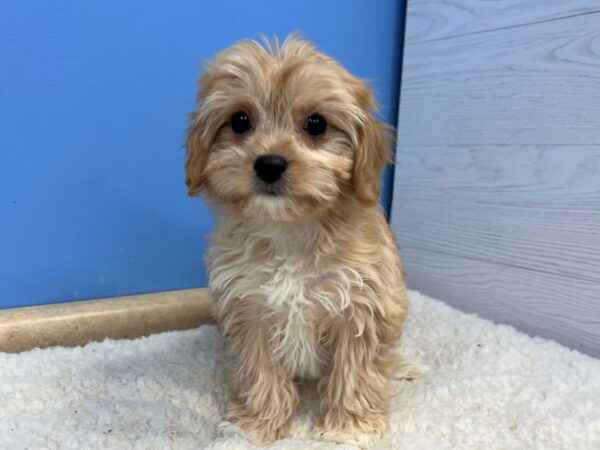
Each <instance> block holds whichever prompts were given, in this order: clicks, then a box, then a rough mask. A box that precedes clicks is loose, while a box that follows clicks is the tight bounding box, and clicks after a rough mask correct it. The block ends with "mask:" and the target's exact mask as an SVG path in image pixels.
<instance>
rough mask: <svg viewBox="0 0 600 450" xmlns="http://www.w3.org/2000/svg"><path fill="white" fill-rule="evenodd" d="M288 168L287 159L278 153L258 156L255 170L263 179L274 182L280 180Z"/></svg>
mask: <svg viewBox="0 0 600 450" xmlns="http://www.w3.org/2000/svg"><path fill="white" fill-rule="evenodd" d="M286 168H287V161H286V160H285V159H284V158H282V157H281V156H277V155H262V156H259V157H258V158H256V161H255V163H254V171H255V172H256V175H257V176H258V178H260V179H261V180H263V181H265V182H267V183H274V182H275V181H277V180H279V179H280V178H281V176H282V175H283V172H285V169H286Z"/></svg>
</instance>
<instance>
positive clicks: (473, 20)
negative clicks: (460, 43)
mask: <svg viewBox="0 0 600 450" xmlns="http://www.w3.org/2000/svg"><path fill="white" fill-rule="evenodd" d="M594 11H600V2H598V0H569V1H564V0H544V2H540V0H491V1H490V0H488V1H482V0H410V1H409V2H408V9H407V12H408V16H409V18H410V20H408V21H407V27H406V42H407V43H408V44H413V43H417V42H423V41H431V40H435V39H444V38H449V37H456V36H461V35H465V34H474V33H481V32H486V31H490V30H496V29H499V28H510V27H518V26H526V25H527V24H530V23H537V22H541V21H550V20H556V19H560V18H564V17H570V16H575V15H582V14H588V13H590V12H594Z"/></svg>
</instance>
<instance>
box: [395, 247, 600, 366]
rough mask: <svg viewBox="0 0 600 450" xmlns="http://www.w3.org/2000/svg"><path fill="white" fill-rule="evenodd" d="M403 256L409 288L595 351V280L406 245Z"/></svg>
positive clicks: (596, 316)
mask: <svg viewBox="0 0 600 450" xmlns="http://www.w3.org/2000/svg"><path fill="white" fill-rule="evenodd" d="M402 255H403V258H404V261H405V266H406V271H407V273H408V284H409V286H410V287H411V288H417V289H419V290H420V291H422V292H426V293H427V294H428V295H431V296H434V297H436V298H440V299H444V301H445V302H447V303H449V304H451V305H453V306H456V307H458V308H460V309H462V310H464V311H467V312H475V313H477V314H479V315H481V316H483V317H487V318H489V319H492V320H493V321H494V322H497V323H506V324H510V325H513V326H515V327H517V328H519V329H520V330H522V331H525V332H526V333H529V334H530V335H533V336H542V337H545V338H548V339H554V340H556V341H558V342H561V343H563V344H565V345H567V346H568V347H571V348H574V349H576V350H579V351H582V352H585V353H588V354H590V355H593V356H596V357H598V356H600V350H599V342H600V341H599V336H598V334H599V331H598V328H599V327H600V321H599V318H598V284H597V283H593V282H586V281H581V280H576V279H573V278H569V277H557V276H556V275H549V274H545V273H540V272H535V271H529V270H515V268H513V267H511V266H506V265H502V264H494V263H490V262H487V261H482V260H479V259H467V258H462V257H457V256H455V255H447V254H444V253H439V252H430V251H428V250H423V249H419V248H414V247H412V246H409V245H407V246H405V247H404V248H403V251H402Z"/></svg>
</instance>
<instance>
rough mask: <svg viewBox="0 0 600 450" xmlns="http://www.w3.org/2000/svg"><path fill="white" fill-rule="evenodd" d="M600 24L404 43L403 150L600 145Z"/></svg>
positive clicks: (587, 19)
mask: <svg viewBox="0 0 600 450" xmlns="http://www.w3.org/2000/svg"><path fill="white" fill-rule="evenodd" d="M408 20H409V22H410V20H411V17H410V16H409V17H408ZM599 23H600V13H596V14H588V15H584V16H578V17H572V18H567V19H562V20H557V21H553V22H544V23H540V24H533V25H529V26H527V27H520V28H515V29H508V30H499V31H494V32H490V33H485V34H475V35H469V36H464V37H460V38H456V39H447V40H441V41H433V42H426V43H422V44H413V45H410V44H409V45H407V46H406V48H405V51H404V55H405V56H404V70H403V77H402V94H401V103H400V117H401V119H402V122H401V126H400V129H399V142H400V143H401V144H402V145H471V144H490V145H491V144H496V145H507V144H517V145H523V144H533V145H536V144H549V145H560V144H567V145H573V144H581V145H591V144H594V145H600V126H599V118H600V26H599V25H598V24H599Z"/></svg>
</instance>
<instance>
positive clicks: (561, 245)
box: [392, 0, 600, 356]
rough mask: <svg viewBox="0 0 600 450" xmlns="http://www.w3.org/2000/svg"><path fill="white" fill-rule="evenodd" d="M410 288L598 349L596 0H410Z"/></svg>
mask: <svg viewBox="0 0 600 450" xmlns="http://www.w3.org/2000/svg"><path fill="white" fill-rule="evenodd" d="M406 30H407V31H406V41H405V49H404V66H403V75H402V88H401V96H400V118H399V124H398V127H399V128H398V149H397V165H396V171H395V180H394V194H393V204H392V224H393V226H394V228H395V230H396V232H397V234H398V238H399V242H400V245H401V248H402V253H403V258H404V261H405V265H406V269H407V272H408V281H409V285H410V287H411V288H414V289H418V290H420V291H422V292H424V293H426V294H430V295H433V296H436V297H438V298H440V299H443V300H445V301H447V302H449V303H451V304H453V305H455V306H457V307H459V308H461V309H464V310H467V311H473V312H477V313H479V314H481V315H482V316H484V317H488V318H491V319H494V320H496V321H498V322H504V323H509V324H513V325H515V326H517V327H518V328H520V329H522V330H524V331H526V332H528V333H530V334H534V335H541V336H544V337H547V338H552V339H555V340H557V341H559V342H561V343H563V344H566V345H568V346H570V347H572V348H575V349H578V350H581V351H584V352H587V353H590V354H592V355H596V356H600V0H573V1H569V2H565V1H559V0H550V1H544V2H540V1H537V0H521V1H518V0H495V1H489V0H488V1H485V0H438V1H431V0H430V1H426V0H408V11H407V25H406Z"/></svg>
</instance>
